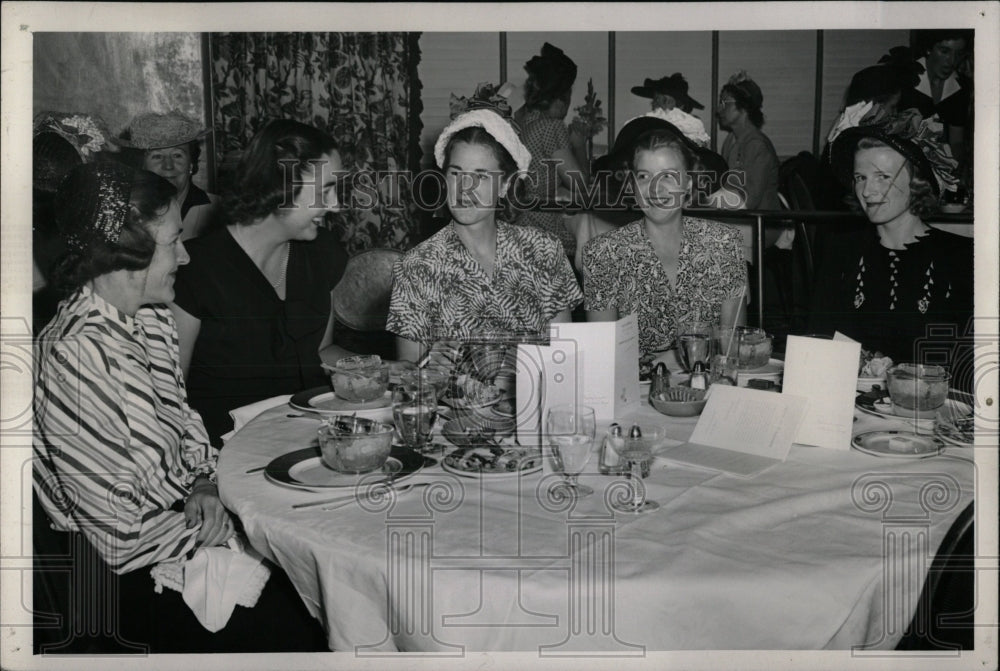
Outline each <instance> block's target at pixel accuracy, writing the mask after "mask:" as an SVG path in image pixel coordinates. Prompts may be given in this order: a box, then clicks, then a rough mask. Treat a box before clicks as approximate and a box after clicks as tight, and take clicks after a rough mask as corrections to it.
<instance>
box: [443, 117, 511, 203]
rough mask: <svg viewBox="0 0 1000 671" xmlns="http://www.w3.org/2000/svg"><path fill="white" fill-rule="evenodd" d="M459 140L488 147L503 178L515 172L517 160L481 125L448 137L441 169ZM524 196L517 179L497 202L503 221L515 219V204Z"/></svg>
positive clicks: (449, 161)
mask: <svg viewBox="0 0 1000 671" xmlns="http://www.w3.org/2000/svg"><path fill="white" fill-rule="evenodd" d="M459 142H465V143H466V144H477V145H481V146H484V147H488V148H489V150H490V152H491V153H492V154H493V158H495V159H496V161H497V165H498V166H500V172H501V173H503V177H504V179H508V178H510V177H511V176H512V175H516V174H517V162H516V161H515V160H514V157H513V156H511V155H510V152H509V151H507V149H506V148H505V147H504V146H503V145H502V144H500V143H499V142H497V139H496V138H495V137H493V136H492V135H491V134H490V132H489V131H487V130H486V129H485V128H483V127H482V126H469V127H468V128H463V129H462V130H460V131H458V132H457V133H455V134H454V135H452V136H451V137H450V138H448V144H446V145H445V148H444V167H443V169H444V170H445V171H447V170H448V166H450V165H451V150H452V148H454V146H455V145H456V144H458V143H459ZM524 196H525V192H524V180H522V179H517V180H515V181H514V183H513V184H511V185H510V187H509V189H508V191H507V195H506V196H505V197H502V198H501V199H500V202H499V205H500V208H501V218H502V219H503V220H504V221H515V220H516V219H517V218H518V216H520V211H519V210H518V208H517V205H518V204H522V205H523V204H525V203H524Z"/></svg>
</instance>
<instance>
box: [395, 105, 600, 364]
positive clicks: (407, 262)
mask: <svg viewBox="0 0 1000 671" xmlns="http://www.w3.org/2000/svg"><path fill="white" fill-rule="evenodd" d="M479 102H480V103H481V106H480V107H479V108H477V109H471V110H469V111H467V112H465V113H464V114H461V115H458V116H457V117H456V118H455V119H454V120H453V121H452V122H451V123H450V124H449V125H448V126H447V127H446V128H445V129H444V131H443V132H442V133H441V136H440V137H439V138H438V140H437V143H436V145H435V148H434V155H435V158H436V160H437V162H438V165H440V166H441V167H442V168H443V169H444V172H445V183H446V185H447V192H448V208H449V210H450V211H451V216H452V220H451V222H450V223H449V224H448V225H447V226H445V227H444V228H443V229H441V230H440V231H439V232H438V233H436V234H434V235H433V236H431V237H430V238H429V239H428V240H427V241H425V242H423V243H421V244H420V245H418V246H417V247H415V248H414V249H411V250H410V251H409V252H408V253H407V254H406V256H404V257H403V258H402V259H400V260H399V261H398V262H397V263H396V265H395V267H394V268H393V284H392V299H391V301H390V305H389V319H388V322H387V324H386V330H388V331H390V332H392V333H395V334H396V336H397V350H398V355H399V358H400V359H405V360H410V361H415V360H417V359H418V358H419V357H420V356H421V355H422V354H423V348H425V347H430V346H432V345H433V344H434V343H435V342H437V341H455V340H467V339H470V338H472V337H476V336H479V335H482V334H487V333H488V334H491V335H499V336H503V335H510V334H514V333H519V332H525V331H527V332H534V333H538V332H544V331H547V329H548V326H549V324H550V323H551V322H559V321H570V318H571V311H572V309H573V308H574V307H576V306H577V305H578V304H579V303H580V301H581V300H582V299H583V294H582V293H581V291H580V287H579V285H578V284H577V281H576V277H575V275H574V274H573V270H572V268H571V267H570V264H569V259H568V258H567V257H566V254H565V253H564V252H563V249H562V246H561V244H560V243H559V241H558V240H557V239H556V238H555V236H553V235H551V234H549V233H546V232H544V231H541V230H539V229H536V228H530V227H526V226H515V225H513V224H510V223H507V221H505V219H506V218H507V216H506V212H505V210H506V209H507V207H508V203H509V198H508V194H509V192H512V191H513V190H514V189H516V188H518V187H519V177H520V175H521V174H523V173H524V172H525V171H527V169H528V166H529V164H530V162H531V154H530V152H529V151H528V149H527V148H526V147H525V146H524V144H523V143H522V142H521V140H520V138H519V137H518V134H517V132H516V130H515V129H514V126H513V125H511V123H510V122H509V121H508V118H509V117H508V116H505V114H504V113H505V112H508V113H509V106H508V107H503V106H500V107H496V108H494V107H491V106H488V105H486V104H485V103H482V101H479Z"/></svg>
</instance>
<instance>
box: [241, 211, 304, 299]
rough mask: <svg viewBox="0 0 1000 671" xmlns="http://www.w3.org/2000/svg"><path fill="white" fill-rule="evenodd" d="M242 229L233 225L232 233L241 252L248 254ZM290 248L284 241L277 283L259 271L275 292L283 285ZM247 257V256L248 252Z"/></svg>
mask: <svg viewBox="0 0 1000 671" xmlns="http://www.w3.org/2000/svg"><path fill="white" fill-rule="evenodd" d="M242 229H243V227H242V226H240V225H238V224H237V225H235V226H234V227H233V231H234V232H235V236H234V237H235V238H236V242H237V243H238V244H239V246H240V247H242V248H243V251H245V252H248V250H247V244H246V239H245V238H244V237H243V230H242ZM291 246H292V243H291V242H290V241H289V240H285V249H284V252H283V253H282V255H281V274H280V275H278V281H277V282H274V281H272V280H271V278H270V277H268V276H267V273H265V272H264V269H263V268H261V269H260V272H261V274H262V275H263V276H264V278H265V279H266V280H267V283H268V284H270V285H271V286H272V287H274V288H275V290H277V289H280V288H281V287H282V286H283V285H284V284H285V275H286V274H287V273H288V254H289V250H290V249H291ZM248 256H249V252H248Z"/></svg>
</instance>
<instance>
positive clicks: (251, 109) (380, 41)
mask: <svg viewBox="0 0 1000 671" xmlns="http://www.w3.org/2000/svg"><path fill="white" fill-rule="evenodd" d="M418 39H419V33H213V34H212V35H211V37H210V40H211V54H212V78H213V95H214V101H213V102H214V109H215V119H214V123H215V128H216V136H215V146H216V153H217V155H218V159H219V160H218V164H219V165H221V166H226V165H227V164H228V165H232V162H233V157H234V156H237V155H238V152H239V151H240V150H242V149H243V147H245V146H246V145H247V143H249V141H250V139H251V138H252V137H253V136H254V134H255V133H256V132H257V131H258V130H260V129H261V128H262V127H263V126H264V125H265V124H266V123H267V122H268V121H269V120H271V119H276V118H288V119H295V120H297V121H302V122H304V123H309V124H312V125H314V126H317V127H318V128H322V129H324V130H326V131H327V132H329V133H330V134H331V135H333V137H334V138H336V140H337V143H338V145H339V147H340V154H341V156H342V157H343V159H344V165H345V168H346V169H348V170H354V171H373V172H386V171H390V172H391V171H405V170H410V171H413V173H412V174H416V169H418V167H419V163H420V131H421V123H420V112H421V108H422V106H421V103H420V81H419V79H418V78H417V64H418V63H419V62H420V48H419V46H418ZM392 182H393V181H392V180H384V181H382V182H380V183H379V188H378V192H379V198H378V199H377V202H376V203H375V205H374V207H371V208H367V207H366V208H363V209H360V208H352V209H350V210H348V211H346V212H343V213H338V214H335V215H331V217H330V218H331V219H332V220H333V224H334V229H335V230H338V231H339V232H340V234H341V239H342V240H343V242H344V244H345V246H346V247H347V249H348V251H349V252H350V253H352V254H353V253H356V252H358V251H361V250H363V249H369V248H372V247H391V248H394V249H400V250H406V249H409V248H410V247H412V246H413V244H415V242H416V240H415V238H414V234H415V232H416V231H415V226H416V224H415V222H416V221H417V213H416V212H415V206H414V205H413V199H412V198H411V197H410V192H409V188H408V185H407V182H406V180H396V182H397V183H398V184H399V186H398V187H397V186H393V184H392ZM390 186H393V188H396V189H398V191H399V193H396V194H391V193H390ZM369 200H372V199H369ZM394 205H396V206H394Z"/></svg>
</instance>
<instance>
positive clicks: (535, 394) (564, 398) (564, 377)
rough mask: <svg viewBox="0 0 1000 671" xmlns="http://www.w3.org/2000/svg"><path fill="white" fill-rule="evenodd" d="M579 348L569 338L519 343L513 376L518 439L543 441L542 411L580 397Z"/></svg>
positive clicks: (578, 400) (527, 442) (524, 442)
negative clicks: (536, 343) (547, 342)
mask: <svg viewBox="0 0 1000 671" xmlns="http://www.w3.org/2000/svg"><path fill="white" fill-rule="evenodd" d="M578 370H579V352H578V350H577V348H576V342H575V341H572V340H555V341H553V342H552V343H551V344H550V345H518V346H517V368H516V374H515V375H516V378H515V385H516V386H515V398H516V399H517V407H516V408H515V412H516V413H517V430H516V433H517V442H518V443H519V444H520V445H522V446H528V445H541V444H542V434H541V431H542V424H543V422H544V420H545V413H546V412H547V411H548V409H549V408H551V407H552V406H554V405H566V404H569V405H577V404H581V403H582V402H583V401H582V399H583V393H582V390H581V387H582V384H583V377H582V376H581V375H578V374H577V373H578Z"/></svg>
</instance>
